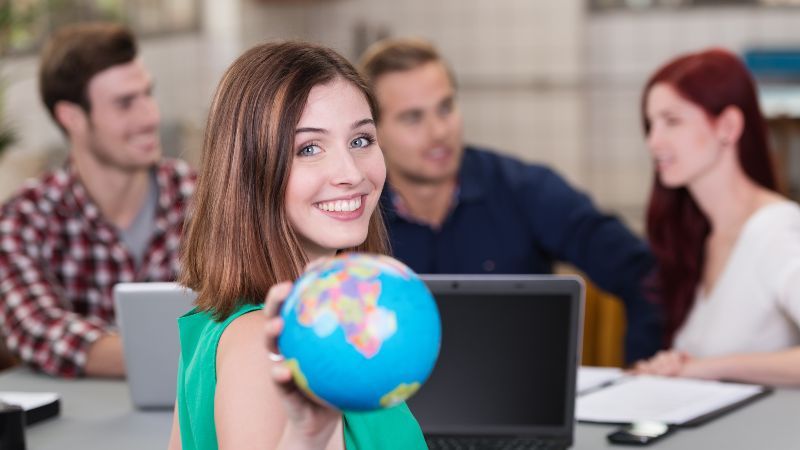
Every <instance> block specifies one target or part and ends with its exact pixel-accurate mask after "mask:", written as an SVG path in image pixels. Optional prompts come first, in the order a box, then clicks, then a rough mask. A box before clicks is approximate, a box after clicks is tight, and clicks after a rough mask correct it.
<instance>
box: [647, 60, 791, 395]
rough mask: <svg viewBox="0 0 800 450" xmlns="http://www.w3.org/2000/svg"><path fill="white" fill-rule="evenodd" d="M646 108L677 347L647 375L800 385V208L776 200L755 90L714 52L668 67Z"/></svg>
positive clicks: (656, 219)
mask: <svg viewBox="0 0 800 450" xmlns="http://www.w3.org/2000/svg"><path fill="white" fill-rule="evenodd" d="M642 105H643V108H642V110H643V111H642V112H643V121H644V129H645V134H646V136H647V145H648V147H649V149H650V153H651V155H652V157H653V160H654V162H655V170H656V176H655V179H654V183H653V190H652V194H651V197H650V205H649V209H648V215H647V233H648V237H649V240H650V244H651V246H652V249H653V252H654V253H655V255H656V257H657V259H658V261H659V272H658V287H659V290H660V292H661V295H662V298H663V301H664V309H665V312H666V318H667V324H666V325H667V329H668V331H669V333H670V335H669V339H670V342H671V344H672V350H668V351H664V352H661V353H659V354H657V355H656V356H655V357H653V358H652V359H650V360H649V361H643V362H640V363H639V364H637V365H636V366H635V370H636V371H638V372H639V373H651V374H660V375H674V376H687V377H697V378H710V379H730V380H741V381H749V382H756V383H766V384H780V385H800V208H799V207H798V205H797V204H795V203H793V202H791V201H789V200H787V199H786V198H784V197H782V196H781V195H779V194H778V193H776V192H775V189H776V182H775V176H774V174H773V168H772V163H771V160H770V151H769V146H768V143H767V133H766V126H765V123H764V118H763V117H762V115H761V112H760V110H759V107H758V100H757V98H756V91H755V87H754V83H753V81H752V79H751V78H750V76H749V74H748V72H747V69H746V68H745V67H744V65H743V64H742V63H741V62H740V61H739V59H738V58H737V57H736V56H734V55H733V54H731V53H729V52H727V51H724V50H708V51H704V52H700V53H696V54H690V55H687V56H683V57H680V58H678V59H676V60H674V61H672V62H670V63H668V64H667V65H665V66H664V67H662V68H661V69H659V70H658V71H657V72H656V73H655V74H654V75H653V76H652V78H651V79H650V81H649V82H648V83H647V85H646V87H645V89H644V95H643V101H642Z"/></svg>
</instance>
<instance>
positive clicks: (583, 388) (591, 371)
mask: <svg viewBox="0 0 800 450" xmlns="http://www.w3.org/2000/svg"><path fill="white" fill-rule="evenodd" d="M623 376H625V373H624V372H623V371H622V369H618V368H616V367H590V366H581V367H579V368H578V386H577V392H578V395H581V394H585V393H587V392H589V391H591V390H592V389H597V388H599V387H601V386H605V385H607V384H609V383H611V382H613V381H616V380H618V379H620V378H622V377H623Z"/></svg>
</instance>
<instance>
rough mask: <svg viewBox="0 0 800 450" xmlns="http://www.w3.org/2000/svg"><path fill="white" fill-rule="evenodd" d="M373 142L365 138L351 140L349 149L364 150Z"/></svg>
mask: <svg viewBox="0 0 800 450" xmlns="http://www.w3.org/2000/svg"><path fill="white" fill-rule="evenodd" d="M373 142H374V140H373V139H370V138H368V137H366V136H361V137H357V138H355V139H353V140H352V141H350V147H353V148H364V147H369V146H370V145H371V144H372V143H373Z"/></svg>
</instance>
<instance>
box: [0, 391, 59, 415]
mask: <svg viewBox="0 0 800 450" xmlns="http://www.w3.org/2000/svg"><path fill="white" fill-rule="evenodd" d="M56 400H58V394H56V393H55V392H9V391H0V401H2V402H3V403H8V404H9V405H17V406H21V407H22V409H24V410H26V411H28V410H31V409H34V408H38V407H40V406H44V405H47V404H49V403H53V402H54V401H56Z"/></svg>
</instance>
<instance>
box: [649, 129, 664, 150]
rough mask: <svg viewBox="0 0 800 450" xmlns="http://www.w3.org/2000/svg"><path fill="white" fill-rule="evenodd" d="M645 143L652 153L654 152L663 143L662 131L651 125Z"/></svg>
mask: <svg viewBox="0 0 800 450" xmlns="http://www.w3.org/2000/svg"><path fill="white" fill-rule="evenodd" d="M645 143H646V144H647V149H648V150H650V153H653V152H654V151H656V150H657V149H658V148H659V146H660V145H661V133H660V132H658V130H657V129H656V127H652V126H651V127H650V130H649V131H648V132H647V139H645Z"/></svg>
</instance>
